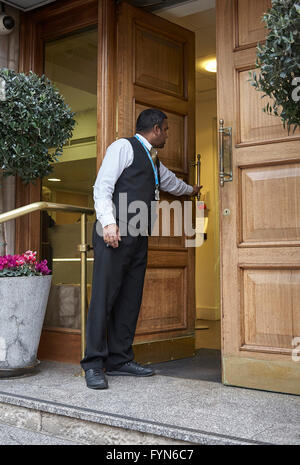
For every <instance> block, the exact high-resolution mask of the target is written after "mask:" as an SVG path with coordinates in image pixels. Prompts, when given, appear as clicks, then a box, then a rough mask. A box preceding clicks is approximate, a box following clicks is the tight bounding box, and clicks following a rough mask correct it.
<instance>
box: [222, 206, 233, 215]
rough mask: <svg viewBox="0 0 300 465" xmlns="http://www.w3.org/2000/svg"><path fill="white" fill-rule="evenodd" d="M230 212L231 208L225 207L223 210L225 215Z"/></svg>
mask: <svg viewBox="0 0 300 465" xmlns="http://www.w3.org/2000/svg"><path fill="white" fill-rule="evenodd" d="M230 213H231V212H230V210H229V208H225V209H224V210H223V215H224V216H229V215H230Z"/></svg>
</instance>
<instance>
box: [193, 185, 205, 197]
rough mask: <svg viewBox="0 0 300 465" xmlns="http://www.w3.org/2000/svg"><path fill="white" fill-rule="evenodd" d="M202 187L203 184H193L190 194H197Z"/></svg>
mask: <svg viewBox="0 0 300 465" xmlns="http://www.w3.org/2000/svg"><path fill="white" fill-rule="evenodd" d="M202 187H203V186H193V192H192V193H191V195H198V194H199V192H200V189H202Z"/></svg>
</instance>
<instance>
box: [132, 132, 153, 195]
mask: <svg viewBox="0 0 300 465" xmlns="http://www.w3.org/2000/svg"><path fill="white" fill-rule="evenodd" d="M134 137H135V138H136V139H137V140H138V141H139V142H140V143H141V144H142V146H143V147H144V149H145V150H146V153H147V155H148V158H149V160H150V162H151V165H152V169H153V173H154V178H155V187H156V188H158V187H159V180H158V173H157V167H156V166H155V165H154V163H153V160H152V157H151V154H150V152H149V150H148V149H147V147H146V145H145V144H144V142H143V141H142V140H141V139H140V138H139V137H138V136H137V135H135V136H134Z"/></svg>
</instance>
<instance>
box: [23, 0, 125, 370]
mask: <svg viewBox="0 0 300 465" xmlns="http://www.w3.org/2000/svg"><path fill="white" fill-rule="evenodd" d="M115 16H116V12H115V4H114V2H113V1H112V0H63V1H61V2H59V3H53V4H51V5H47V6H45V7H43V8H39V9H37V10H36V11H34V12H29V13H24V14H21V18H20V24H21V25H20V58H19V72H25V73H27V72H29V71H30V70H32V71H34V72H36V73H37V74H42V73H43V53H44V52H43V48H44V41H45V40H51V39H52V40H54V39H56V38H59V37H62V36H64V35H66V34H70V33H72V32H76V31H80V30H83V29H85V28H89V27H92V26H95V25H98V57H99V59H98V79H97V136H98V140H97V169H98V168H99V166H100V164H101V161H102V159H103V156H104V154H105V149H106V147H107V146H108V145H109V144H111V143H112V142H113V141H114V140H115V126H116V123H115V112H114V111H112V108H115V107H116V92H115V83H116V79H115V74H116V73H115V65H116V47H115V29H116V20H115ZM40 200H41V181H40V180H39V181H38V182H36V184H35V185H34V184H30V185H24V184H23V183H22V181H21V180H20V179H17V183H16V207H20V206H22V205H26V204H29V203H32V202H38V201H40ZM40 241H41V221H40V213H39V212H37V213H33V214H31V215H28V216H24V217H22V218H20V219H18V220H17V221H16V245H15V249H16V252H18V253H23V252H24V251H25V250H28V249H31V250H37V251H38V253H40ZM66 340H67V341H68V351H67V352H68V353H66V351H65V345H66ZM80 351H81V331H80V330H75V329H64V328H44V329H43V332H42V336H41V342H40V346H39V353H38V356H39V358H41V359H43V358H47V359H50V360H57V361H60V360H61V361H64V362H70V363H74V361H76V360H78V362H79V360H80V358H81V353H80Z"/></svg>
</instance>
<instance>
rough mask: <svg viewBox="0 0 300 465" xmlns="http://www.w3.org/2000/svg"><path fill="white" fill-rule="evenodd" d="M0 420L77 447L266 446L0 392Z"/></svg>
mask: <svg viewBox="0 0 300 465" xmlns="http://www.w3.org/2000/svg"><path fill="white" fill-rule="evenodd" d="M0 417H1V422H2V423H6V424H9V425H11V426H17V427H22V428H25V429H28V430H30V431H34V432H39V433H43V434H46V435H51V436H53V437H56V438H61V439H67V440H70V441H76V442H77V443H81V444H95V445H110V444H114V445H117V444H120V445H126V444H131V445H132V444H135V445H149V444H152V445H153V444H155V445H156V444H158V445H188V444H191V445H195V444H202V445H266V444H270V443H268V442H261V441H253V440H249V439H248V440H246V439H243V438H238V437H233V436H229V435H223V434H218V433H208V432H206V431H201V430H198V429H193V428H182V427H178V426H173V425H169V424H165V423H159V422H155V421H151V420H141V419H138V418H132V417H127V416H124V415H120V414H113V413H107V412H103V411H99V410H93V409H89V408H84V407H74V406H73V405H68V404H64V403H59V402H53V401H46V400H42V399H37V398H33V397H28V396H23V395H16V394H8V393H7V392H1V391H0Z"/></svg>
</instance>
